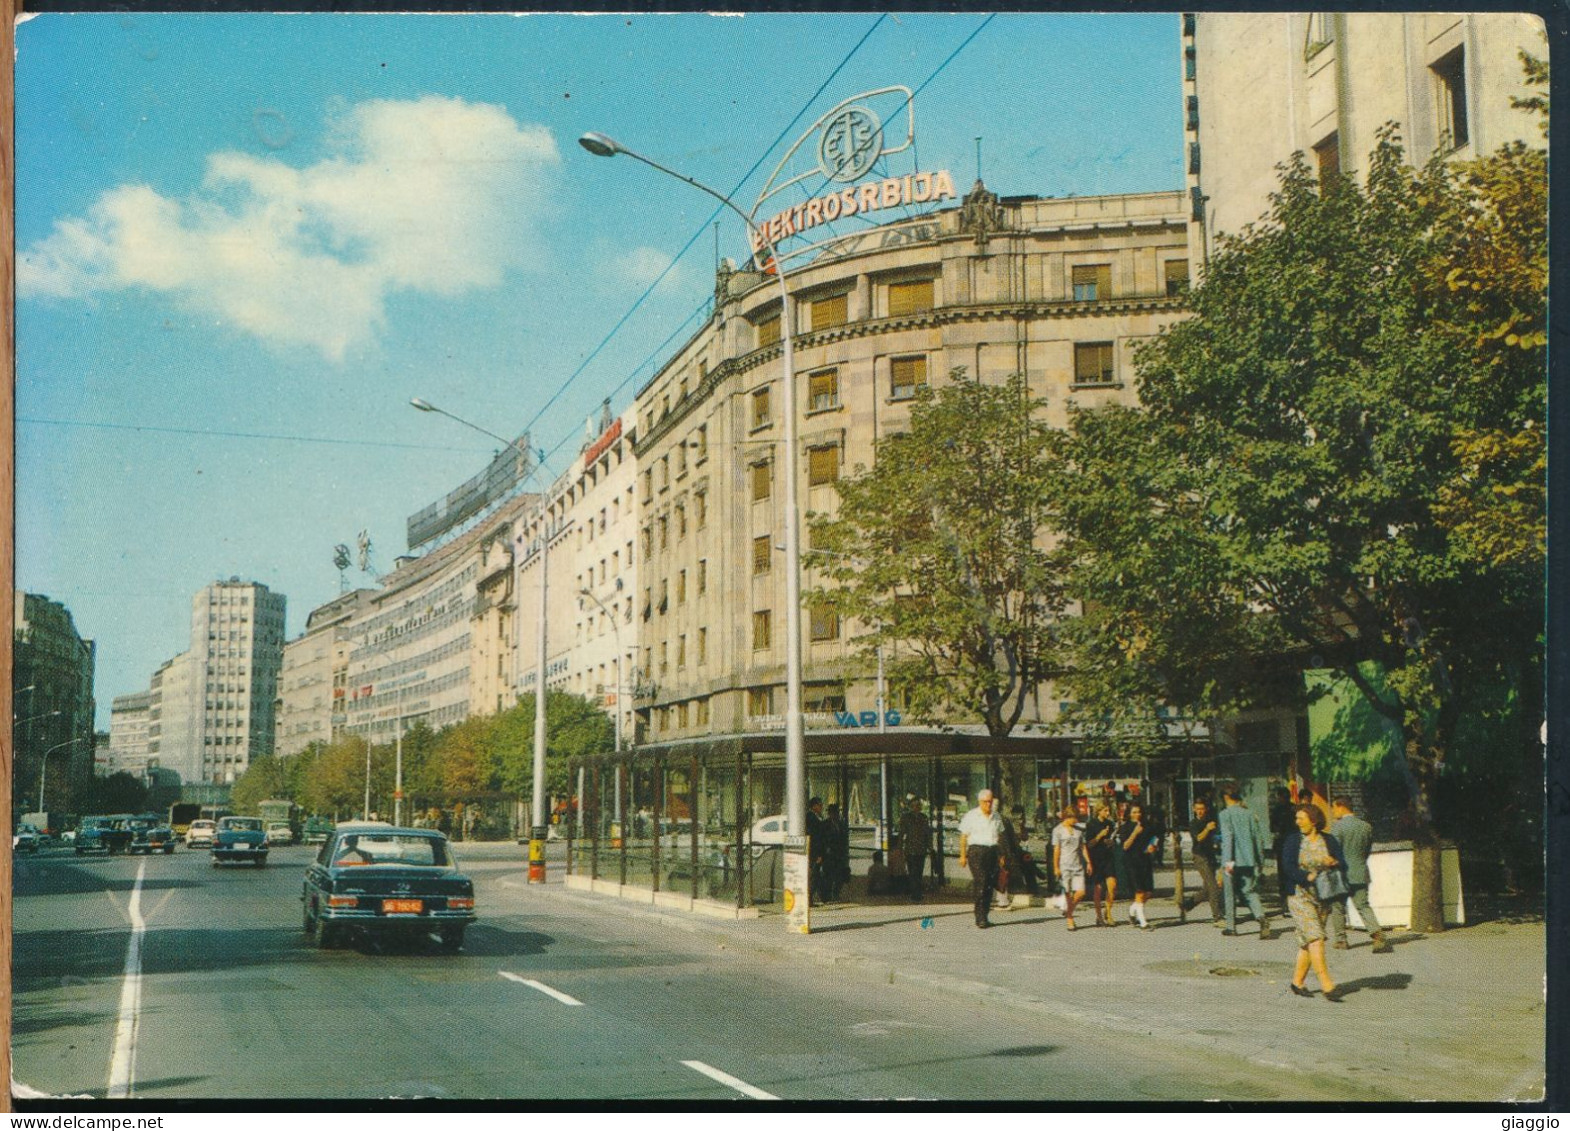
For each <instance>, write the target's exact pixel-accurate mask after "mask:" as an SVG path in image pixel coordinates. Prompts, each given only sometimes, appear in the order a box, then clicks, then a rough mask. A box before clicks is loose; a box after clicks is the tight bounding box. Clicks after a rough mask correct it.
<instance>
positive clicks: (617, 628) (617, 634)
mask: <svg viewBox="0 0 1570 1131" xmlns="http://www.w3.org/2000/svg"><path fill="white" fill-rule="evenodd" d="M616 584H617V585H618V586H620V584H621V581H620V579H619V578H618V579H617V582H616ZM578 592H579V593H580V594H582V595H583V596H585V597H587V598H588V599H589V600H591V601H593V602H594V603H595V604H596V605H597V606H599V610H600V612H602V613H604V614H605V615H606V616H607V617H609V618H610V622H611V639H613V640H615V641H616V719H615V723H616V756H617V757H618V758H620V757H621V712H622V703H621V693H622V692H621V680H622V671H621V656H622V649H621V625H619V624H617V623H616V614H615V613H613V612H611V611H610V610H609V609H607V608H606V607H605V602H604V601H602V600H600V599H599V598H598V597H596V596H595V595H594V594H593V593H591V592H589V590H587V589H580V590H578ZM627 599H628V600H629V601H630V600H632V597H631V596H630V595H629V596H628V598H627ZM595 796H596V797H598V796H599V795H598V794H596V795H595ZM611 812H612V813H614V814H615V818H616V828H615V835H614V836H613V837H612V838H611V839H612V840H613V841H615V842H617V843H618V844H619V842H620V841H621V837H622V813H621V774H620V773H618V774H617V775H616V799H615V804H614V806H613V807H612V809H611ZM613 847H614V845H613Z"/></svg>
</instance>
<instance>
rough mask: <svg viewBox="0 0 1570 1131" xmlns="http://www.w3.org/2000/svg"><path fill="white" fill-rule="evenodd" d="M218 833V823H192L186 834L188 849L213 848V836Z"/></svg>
mask: <svg viewBox="0 0 1570 1131" xmlns="http://www.w3.org/2000/svg"><path fill="white" fill-rule="evenodd" d="M217 831H218V822H217V821H192V822H191V827H190V828H189V829H187V830H186V832H185V846H186V847H187V848H211V847H212V846H213V834H214V833H215V832H217Z"/></svg>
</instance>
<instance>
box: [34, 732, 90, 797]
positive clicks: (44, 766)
mask: <svg viewBox="0 0 1570 1131" xmlns="http://www.w3.org/2000/svg"><path fill="white" fill-rule="evenodd" d="M60 713H61V712H59V711H56V712H55V714H60ZM81 741H82V739H81V736H77V737H76V738H71V739H67V740H66V741H64V742H57V743H55V744H54V745H53V746H51V747H50V748H49V749H48V750H45V751H44V756H43V757H42V758H40V759H39V760H38V808H37V809H35V810H34V812H35V813H42V812H43V811H44V774H45V772H46V771H47V770H48V769H49V755H51V754H53V753H54V752H55V751H56V750H64V749H65V748H66V747H67V746H75V745H76V744H77V743H78V742H81Z"/></svg>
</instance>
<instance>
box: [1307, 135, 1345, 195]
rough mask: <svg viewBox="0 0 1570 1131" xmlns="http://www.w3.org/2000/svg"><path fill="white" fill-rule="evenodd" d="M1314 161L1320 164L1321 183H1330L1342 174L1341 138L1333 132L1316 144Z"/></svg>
mask: <svg viewBox="0 0 1570 1131" xmlns="http://www.w3.org/2000/svg"><path fill="white" fill-rule="evenodd" d="M1314 161H1315V163H1316V164H1317V165H1318V166H1319V183H1320V184H1321V185H1325V184H1328V183H1329V182H1330V181H1331V180H1332V179H1334V178H1335V177H1339V176H1340V175H1341V138H1340V135H1339V134H1331V135H1330V136H1329V137H1327V138H1326V139H1325V140H1324V141H1322V142H1320V143H1319V144H1318V145H1316V146H1314Z"/></svg>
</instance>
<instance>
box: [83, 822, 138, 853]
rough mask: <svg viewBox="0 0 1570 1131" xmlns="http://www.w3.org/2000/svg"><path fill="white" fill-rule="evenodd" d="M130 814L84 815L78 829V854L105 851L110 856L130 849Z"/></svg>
mask: <svg viewBox="0 0 1570 1131" xmlns="http://www.w3.org/2000/svg"><path fill="white" fill-rule="evenodd" d="M130 819H131V818H130V817H128V816H113V817H83V818H82V823H81V824H80V825H78V826H77V829H76V854H77V855H78V856H82V855H85V854H86V853H89V852H103V853H106V854H108V855H110V856H114V855H117V854H119V853H121V852H126V851H129V850H130V847H131V830H130V828H129V827H128V826H127V824H126V822H127V821H129V820H130Z"/></svg>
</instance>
